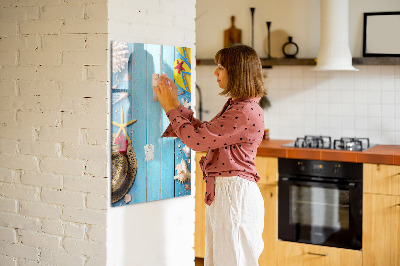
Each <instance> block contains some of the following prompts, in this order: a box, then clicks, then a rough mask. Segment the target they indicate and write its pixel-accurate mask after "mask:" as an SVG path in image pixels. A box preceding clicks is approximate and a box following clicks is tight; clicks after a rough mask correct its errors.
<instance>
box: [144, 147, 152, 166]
mask: <svg viewBox="0 0 400 266" xmlns="http://www.w3.org/2000/svg"><path fill="white" fill-rule="evenodd" d="M144 153H145V158H144V159H145V160H146V161H147V162H148V161H151V160H153V159H154V145H153V144H147V145H145V146H144Z"/></svg>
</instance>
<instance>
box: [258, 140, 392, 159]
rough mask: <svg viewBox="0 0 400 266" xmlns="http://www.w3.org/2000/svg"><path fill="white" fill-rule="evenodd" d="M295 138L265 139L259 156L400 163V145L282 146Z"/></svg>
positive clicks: (259, 150) (259, 148) (259, 149)
mask: <svg viewBox="0 0 400 266" xmlns="http://www.w3.org/2000/svg"><path fill="white" fill-rule="evenodd" d="M290 142H294V140H263V141H262V142H261V144H260V147H258V150H257V155H258V156H268V157H278V158H292V159H308V160H324V161H339V162H356V163H376V164H392V165H400V145H376V146H373V147H372V148H370V149H368V150H365V151H362V152H360V151H340V150H324V149H311V148H301V149H300V148H291V147H282V145H283V144H287V143H290Z"/></svg>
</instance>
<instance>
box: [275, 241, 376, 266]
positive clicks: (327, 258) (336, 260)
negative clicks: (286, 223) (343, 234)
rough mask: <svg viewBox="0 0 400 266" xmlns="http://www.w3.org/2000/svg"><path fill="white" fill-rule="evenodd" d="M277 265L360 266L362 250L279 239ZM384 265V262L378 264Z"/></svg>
mask: <svg viewBox="0 0 400 266" xmlns="http://www.w3.org/2000/svg"><path fill="white" fill-rule="evenodd" d="M276 257H277V264H276V265H277V266H288V265H293V266H314V265H315V266H331V265H332V266H338V265H340V266H347V265H348V266H359V265H362V252H361V251H358V250H351V249H343V248H333V247H325V246H318V245H310V244H303V243H295V242H287V241H280V240H279V241H278V243H277V256H276ZM377 265H383V264H377Z"/></svg>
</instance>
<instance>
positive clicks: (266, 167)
mask: <svg viewBox="0 0 400 266" xmlns="http://www.w3.org/2000/svg"><path fill="white" fill-rule="evenodd" d="M254 162H255V164H256V167H257V172H258V174H259V175H260V176H261V179H260V180H259V181H258V184H259V185H278V158H274V157H264V156H256V159H255V160H254Z"/></svg>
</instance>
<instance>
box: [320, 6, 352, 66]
mask: <svg viewBox="0 0 400 266" xmlns="http://www.w3.org/2000/svg"><path fill="white" fill-rule="evenodd" d="M314 70H316V71H327V70H351V71H358V69H356V68H354V67H353V66H352V56H351V52H350V47H349V1H348V0H321V40H320V47H319V52H318V57H317V65H316V67H315V68H314Z"/></svg>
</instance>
